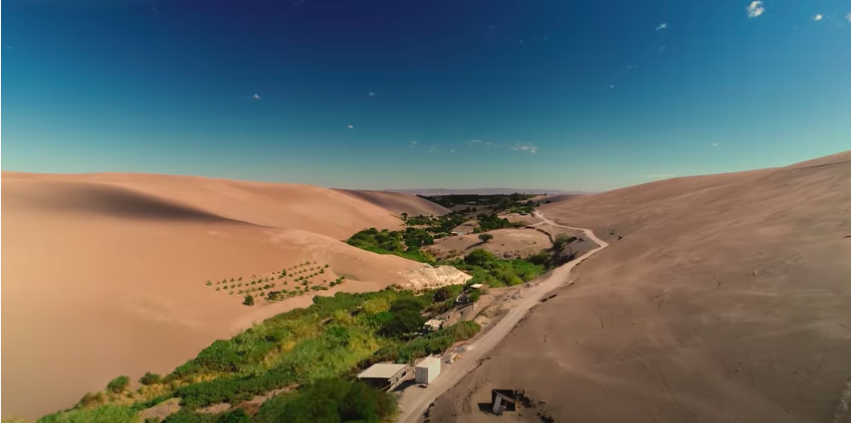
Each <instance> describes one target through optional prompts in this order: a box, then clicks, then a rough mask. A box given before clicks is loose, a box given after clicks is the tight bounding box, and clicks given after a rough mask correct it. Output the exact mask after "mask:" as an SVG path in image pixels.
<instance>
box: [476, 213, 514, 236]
mask: <svg viewBox="0 0 851 423" xmlns="http://www.w3.org/2000/svg"><path fill="white" fill-rule="evenodd" d="M476 220H478V222H479V226H477V227H475V228H474V229H473V232H475V233H481V232H487V231H493V230H496V229H505V228H521V227H523V226H525V225H526V224H525V223H523V222H509V221H508V219H505V218H501V217H499V216H497V215H496V213H491V214H484V213H482V214H480V215H478V216H476Z"/></svg>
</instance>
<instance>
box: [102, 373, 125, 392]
mask: <svg viewBox="0 0 851 423" xmlns="http://www.w3.org/2000/svg"><path fill="white" fill-rule="evenodd" d="M129 385H130V378H129V377H127V376H118V377H117V378H115V379H112V380H111V381H109V383H108V384H106V390H107V391H109V392H113V393H116V394H120V393H122V392H124V391H126V390H127V387H128V386H129Z"/></svg>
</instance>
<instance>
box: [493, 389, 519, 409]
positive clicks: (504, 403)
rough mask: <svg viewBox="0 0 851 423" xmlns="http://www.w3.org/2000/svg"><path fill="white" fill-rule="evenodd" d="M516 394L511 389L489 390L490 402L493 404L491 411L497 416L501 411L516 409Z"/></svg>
mask: <svg viewBox="0 0 851 423" xmlns="http://www.w3.org/2000/svg"><path fill="white" fill-rule="evenodd" d="M516 402H517V394H516V393H515V392H514V391H513V390H511V389H493V390H491V404H492V405H493V409H492V411H493V413H494V414H496V415H497V416H499V415H501V414H502V412H503V411H515V410H517V404H516Z"/></svg>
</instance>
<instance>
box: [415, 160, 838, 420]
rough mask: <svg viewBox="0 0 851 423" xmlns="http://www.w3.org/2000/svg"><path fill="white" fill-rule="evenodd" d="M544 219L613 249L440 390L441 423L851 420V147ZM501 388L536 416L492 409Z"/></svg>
mask: <svg viewBox="0 0 851 423" xmlns="http://www.w3.org/2000/svg"><path fill="white" fill-rule="evenodd" d="M542 211H543V212H544V213H545V214H546V215H547V216H548V217H550V218H553V219H554V220H556V221H558V222H559V223H562V224H567V225H571V226H578V227H585V228H590V229H593V230H594V232H595V233H596V234H597V235H598V236H600V237H601V238H603V239H604V240H606V241H607V242H609V244H610V245H609V247H608V248H606V249H605V250H603V251H601V252H600V253H599V254H597V255H595V256H593V257H591V258H589V259H588V260H587V261H585V262H583V263H582V264H581V265H580V266H577V267H576V269H575V270H574V272H573V273H572V274H571V276H570V278H571V280H572V281H574V282H575V283H574V284H572V285H570V286H565V285H562V287H561V288H559V289H557V290H555V291H554V292H553V293H554V294H557V296H556V297H554V298H552V299H551V300H549V301H547V302H546V303H543V304H540V305H538V306H537V307H535V308H533V309H532V311H531V312H530V313H529V314H528V316H527V317H526V319H525V320H523V321H521V322H520V323H519V324H518V326H517V327H516V329H515V330H514V331H513V332H512V333H511V334H509V335H508V336H507V337H506V338H505V340H504V341H503V342H501V343H500V345H499V346H498V347H496V348H495V349H494V350H493V351H492V352H491V353H490V354H489V356H488V359H486V360H484V361H483V362H482V363H481V366H480V367H478V368H477V369H476V370H474V371H473V372H472V373H470V374H469V375H467V376H466V377H465V378H464V379H463V380H462V381H461V382H460V383H459V384H458V385H456V386H454V387H453V388H451V389H450V390H449V391H447V393H446V394H444V395H443V396H441V397H440V398H439V399H438V400H437V401H436V402H435V405H434V408H433V410H432V412H431V421H439V422H486V421H526V422H539V421H542V419H541V417H540V415H544V416H551V417H552V419H553V420H554V421H557V422H570V421H577V422H601V423H606V422H637V423H641V422H698V421H699V422H746V421H752V422H820V423H822V422H829V423H840V422H848V421H849V419H851V415H849V401H851V360H849V357H851V152H845V153H840V154H837V155H834V156H829V157H825V158H822V159H817V160H813V161H809V162H804V163H799V164H797V165H793V166H789V167H783V168H775V169H765V170H759V171H752V172H743V173H733V174H724V175H713V176H701V177H688V178H677V179H672V180H666V181H660V182H654V183H649V184H644V185H639V186H635V187H629V188H624V189H619V190H615V191H610V192H607V193H602V194H596V195H592V196H583V197H575V198H570V199H567V200H565V201H562V202H558V203H553V204H551V205H547V206H544V207H542ZM618 236H621V237H622V239H620V240H618ZM491 388H503V389H522V390H525V391H526V394H527V395H528V397H529V398H530V400H532V401H533V402H534V404H535V407H534V409H528V408H526V409H522V410H521V412H520V413H515V414H512V415H511V416H504V417H495V416H492V415H489V414H487V413H486V412H484V411H481V410H480V406H481V407H487V405H488V404H487V403H489V402H490V391H489V390H490V389H491ZM539 414H540V415H539Z"/></svg>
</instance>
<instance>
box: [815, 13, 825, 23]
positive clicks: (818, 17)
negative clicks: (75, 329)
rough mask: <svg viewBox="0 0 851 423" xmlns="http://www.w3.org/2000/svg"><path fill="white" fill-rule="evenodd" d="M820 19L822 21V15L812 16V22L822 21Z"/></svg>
mask: <svg viewBox="0 0 851 423" xmlns="http://www.w3.org/2000/svg"><path fill="white" fill-rule="evenodd" d="M822 19H824V15H822V14H821V13H819V14H817V15H815V16H813V20H814V21H820V20H822Z"/></svg>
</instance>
